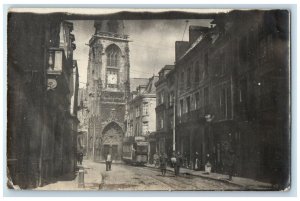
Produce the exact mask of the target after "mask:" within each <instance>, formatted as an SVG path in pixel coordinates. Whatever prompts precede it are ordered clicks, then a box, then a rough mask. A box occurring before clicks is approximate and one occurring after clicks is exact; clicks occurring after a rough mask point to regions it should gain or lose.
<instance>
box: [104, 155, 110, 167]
mask: <svg viewBox="0 0 300 201" xmlns="http://www.w3.org/2000/svg"><path fill="white" fill-rule="evenodd" d="M105 163H106V171H110V170H111V155H110V153H108V154H107V156H106V162H105Z"/></svg>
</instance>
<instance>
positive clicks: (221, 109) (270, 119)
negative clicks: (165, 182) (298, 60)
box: [175, 11, 290, 183]
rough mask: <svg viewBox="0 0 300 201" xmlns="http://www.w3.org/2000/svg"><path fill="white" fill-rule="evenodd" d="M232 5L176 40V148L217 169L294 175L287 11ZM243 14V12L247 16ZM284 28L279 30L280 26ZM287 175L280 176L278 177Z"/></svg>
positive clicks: (190, 158)
mask: <svg viewBox="0 0 300 201" xmlns="http://www.w3.org/2000/svg"><path fill="white" fill-rule="evenodd" d="M283 13H284V12H276V11H258V12H251V13H250V12H249V13H243V14H241V13H240V12H239V11H233V12H230V13H229V14H226V15H222V16H219V17H216V18H215V19H214V20H213V21H212V26H211V27H210V28H207V27H193V26H192V27H190V30H189V34H190V35H189V36H190V37H189V41H180V42H176V44H175V46H176V47H175V48H176V64H175V72H176V78H177V79H176V80H177V84H176V85H175V86H176V105H177V107H176V149H177V150H178V151H180V152H182V154H183V155H184V157H185V158H186V161H187V162H186V165H187V166H188V167H191V168H192V166H193V160H194V154H195V152H198V153H199V155H200V156H201V168H202V169H203V168H204V165H205V163H206V162H207V161H210V163H211V164H212V170H213V171H215V172H220V173H228V158H229V155H230V153H232V152H233V153H234V155H235V162H234V163H235V164H234V174H235V175H239V176H244V177H251V178H256V179H262V180H268V181H270V180H274V178H277V179H276V180H277V181H275V182H277V183H282V181H285V182H289V181H288V174H289V161H290V155H289V147H290V144H289V136H290V135H289V127H288V125H289V116H288V111H289V62H288V61H289V59H288V54H287V52H289V48H288V47H289V45H288V41H289V32H288V30H287V27H288V19H289V17H288V13H284V14H283ZM241 16H243V17H241ZM276 29H277V31H276ZM279 181H280V182H279ZM271 182H274V181H271Z"/></svg>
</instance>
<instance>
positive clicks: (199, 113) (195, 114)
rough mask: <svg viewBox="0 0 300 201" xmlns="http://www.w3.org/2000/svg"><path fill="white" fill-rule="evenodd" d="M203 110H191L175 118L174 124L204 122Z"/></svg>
mask: <svg viewBox="0 0 300 201" xmlns="http://www.w3.org/2000/svg"><path fill="white" fill-rule="evenodd" d="M205 110H208V109H205V108H204V107H203V108H199V109H197V110H192V111H190V112H187V113H184V114H182V115H181V116H179V117H177V119H176V123H188V122H195V121H197V122H199V121H204V120H205V114H206V113H205V112H204V111H205Z"/></svg>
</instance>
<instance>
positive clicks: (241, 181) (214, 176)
mask: <svg viewBox="0 0 300 201" xmlns="http://www.w3.org/2000/svg"><path fill="white" fill-rule="evenodd" d="M146 166H147V167H149V168H157V167H155V166H154V165H150V164H146ZM167 170H168V171H171V172H174V169H173V168H171V167H167ZM180 173H181V174H189V175H193V176H198V177H202V178H206V179H211V180H216V181H221V182H226V183H230V184H233V185H237V186H239V187H241V188H242V189H244V190H272V185H271V184H269V183H265V182H260V181H257V180H254V179H249V178H243V177H232V180H231V181H230V180H228V175H224V174H219V173H214V172H212V173H209V174H207V173H206V172H204V171H195V170H190V169H187V168H180Z"/></svg>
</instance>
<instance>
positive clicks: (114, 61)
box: [106, 45, 121, 67]
mask: <svg viewBox="0 0 300 201" xmlns="http://www.w3.org/2000/svg"><path fill="white" fill-rule="evenodd" d="M106 56H107V66H111V67H118V66H119V64H120V57H121V51H120V49H119V48H118V47H117V46H116V45H111V46H109V47H108V48H107V50H106Z"/></svg>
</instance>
